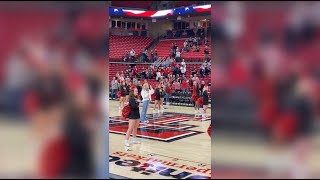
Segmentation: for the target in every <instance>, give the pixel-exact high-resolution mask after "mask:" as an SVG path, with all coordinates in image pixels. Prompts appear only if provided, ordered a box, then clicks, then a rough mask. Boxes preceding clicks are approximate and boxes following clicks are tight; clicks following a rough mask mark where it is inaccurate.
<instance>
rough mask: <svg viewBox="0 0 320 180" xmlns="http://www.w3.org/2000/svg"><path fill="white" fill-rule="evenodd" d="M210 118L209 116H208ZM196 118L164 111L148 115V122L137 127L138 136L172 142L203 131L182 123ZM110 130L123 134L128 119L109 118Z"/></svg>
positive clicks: (126, 127)
mask: <svg viewBox="0 0 320 180" xmlns="http://www.w3.org/2000/svg"><path fill="white" fill-rule="evenodd" d="M208 119H209V120H210V117H209V118H208ZM194 120H196V119H195V118H194V117H193V116H192V115H183V114H178V113H164V114H162V115H161V116H157V117H154V116H152V115H149V121H150V123H141V124H140V127H139V128H138V137H140V138H146V139H153V140H159V141H164V142H172V141H176V140H179V139H182V138H186V137H189V136H193V135H197V134H201V133H203V132H199V131H193V130H192V128H195V127H197V126H195V125H187V124H183V123H184V122H187V121H194ZM109 125H110V132H111V133H116V134H125V133H126V131H127V129H128V120H124V119H123V118H121V117H114V118H112V117H111V118H110V122H109Z"/></svg>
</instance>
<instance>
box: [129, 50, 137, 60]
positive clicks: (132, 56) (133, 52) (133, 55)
mask: <svg viewBox="0 0 320 180" xmlns="http://www.w3.org/2000/svg"><path fill="white" fill-rule="evenodd" d="M135 55H136V52H135V51H134V50H133V49H132V50H131V51H130V56H131V61H134V60H135Z"/></svg>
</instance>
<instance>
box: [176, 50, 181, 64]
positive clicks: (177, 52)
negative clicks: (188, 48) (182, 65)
mask: <svg viewBox="0 0 320 180" xmlns="http://www.w3.org/2000/svg"><path fill="white" fill-rule="evenodd" d="M180 60H181V52H180V49H179V48H177V50H176V61H177V62H180Z"/></svg>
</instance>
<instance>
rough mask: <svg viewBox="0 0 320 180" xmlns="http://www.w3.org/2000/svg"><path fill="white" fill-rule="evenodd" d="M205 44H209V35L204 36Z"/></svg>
mask: <svg viewBox="0 0 320 180" xmlns="http://www.w3.org/2000/svg"><path fill="white" fill-rule="evenodd" d="M204 45H206V46H208V45H209V41H208V38H207V37H205V38H204Z"/></svg>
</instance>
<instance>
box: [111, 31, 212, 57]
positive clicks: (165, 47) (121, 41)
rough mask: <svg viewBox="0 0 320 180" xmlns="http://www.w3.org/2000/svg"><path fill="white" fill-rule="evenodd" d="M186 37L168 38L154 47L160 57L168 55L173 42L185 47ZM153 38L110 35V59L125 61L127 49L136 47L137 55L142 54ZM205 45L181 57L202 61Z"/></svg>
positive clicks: (184, 53)
mask: <svg viewBox="0 0 320 180" xmlns="http://www.w3.org/2000/svg"><path fill="white" fill-rule="evenodd" d="M184 41H185V38H184V39H170V40H169V39H168V40H160V41H159V42H158V44H157V45H156V46H155V47H154V48H153V49H152V51H154V50H155V49H156V50H157V51H158V56H159V57H168V56H169V55H170V54H171V51H170V49H171V48H172V43H177V45H178V47H179V48H180V49H181V48H182V47H183V42H184ZM208 41H209V57H210V56H211V48H210V44H211V40H210V38H208ZM152 42H153V39H152V38H147V37H141V36H114V35H111V36H110V41H109V58H110V61H118V62H119V61H123V57H124V56H125V54H126V51H130V50H131V49H134V50H135V52H136V57H138V56H139V55H140V53H141V52H142V51H143V50H145V49H146V48H148V47H150V45H151V44H152ZM204 47H205V45H204V44H203V43H202V45H201V46H200V52H192V50H191V49H190V51H189V52H183V53H182V54H181V57H182V58H184V59H185V61H186V62H191V61H198V62H202V61H203V59H204V52H203V50H204Z"/></svg>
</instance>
